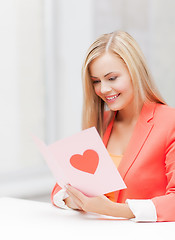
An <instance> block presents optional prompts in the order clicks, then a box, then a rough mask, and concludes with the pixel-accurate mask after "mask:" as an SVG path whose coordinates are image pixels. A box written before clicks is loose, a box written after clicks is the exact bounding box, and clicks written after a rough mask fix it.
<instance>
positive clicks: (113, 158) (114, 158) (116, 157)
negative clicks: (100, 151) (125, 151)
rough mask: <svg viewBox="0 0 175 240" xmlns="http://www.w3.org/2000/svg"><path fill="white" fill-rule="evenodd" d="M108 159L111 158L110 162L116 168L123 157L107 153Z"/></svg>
mask: <svg viewBox="0 0 175 240" xmlns="http://www.w3.org/2000/svg"><path fill="white" fill-rule="evenodd" d="M109 155H110V157H111V158H112V161H113V162H114V164H115V166H116V167H117V168H118V166H119V164H120V162H121V160H122V157H123V155H114V154H111V153H110V152H109Z"/></svg>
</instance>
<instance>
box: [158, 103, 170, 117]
mask: <svg viewBox="0 0 175 240" xmlns="http://www.w3.org/2000/svg"><path fill="white" fill-rule="evenodd" d="M155 113H156V114H158V115H162V116H165V117H166V116H172V117H175V108H173V107H170V106H168V105H165V104H160V103H156V108H155Z"/></svg>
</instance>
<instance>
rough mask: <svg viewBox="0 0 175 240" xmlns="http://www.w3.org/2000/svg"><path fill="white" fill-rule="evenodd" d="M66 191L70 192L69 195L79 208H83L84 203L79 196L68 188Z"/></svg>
mask: <svg viewBox="0 0 175 240" xmlns="http://www.w3.org/2000/svg"><path fill="white" fill-rule="evenodd" d="M66 191H67V193H68V194H69V196H70V197H71V199H72V201H73V202H74V203H75V204H76V205H77V206H78V207H79V208H81V209H82V205H83V203H82V201H81V200H80V199H79V198H78V197H76V196H75V195H74V194H73V193H72V192H71V191H69V190H68V189H67V190H66Z"/></svg>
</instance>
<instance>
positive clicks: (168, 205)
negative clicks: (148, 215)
mask: <svg viewBox="0 0 175 240" xmlns="http://www.w3.org/2000/svg"><path fill="white" fill-rule="evenodd" d="M173 125H174V126H173V128H171V130H170V131H169V134H167V141H166V142H167V144H166V158H165V170H166V177H167V187H166V192H165V195H163V196H157V197H154V198H152V201H153V203H154V205H155V207H156V212H157V221H175V123H174V124H173Z"/></svg>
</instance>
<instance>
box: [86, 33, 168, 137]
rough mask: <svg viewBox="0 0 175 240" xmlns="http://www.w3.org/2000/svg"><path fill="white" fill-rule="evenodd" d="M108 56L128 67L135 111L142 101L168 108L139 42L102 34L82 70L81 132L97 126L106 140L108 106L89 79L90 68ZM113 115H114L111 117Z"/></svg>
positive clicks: (124, 34) (113, 34)
mask: <svg viewBox="0 0 175 240" xmlns="http://www.w3.org/2000/svg"><path fill="white" fill-rule="evenodd" d="M105 52H111V53H113V54H115V55H116V56H118V57H120V58H121V59H122V60H123V61H124V63H125V64H126V66H127V68H128V71H129V73H130V76H131V80H132V84H133V88H134V96H135V104H136V110H137V107H138V104H139V101H143V102H144V101H151V102H157V103H161V104H166V103H165V101H164V99H163V98H162V97H161V95H160V93H159V91H158V89H157V88H156V86H155V84H154V82H153V79H152V77H151V74H150V72H149V70H148V68H147V65H146V61H145V58H144V55H143V53H142V51H141V50H140V48H139V46H138V44H137V42H136V41H135V40H134V39H133V38H132V37H131V36H130V35H129V34H128V33H126V32H123V31H117V32H113V33H109V34H103V35H102V36H100V37H99V38H97V39H96V41H95V42H94V43H93V44H92V45H91V46H90V48H89V49H88V52H87V54H86V57H85V61H84V64H83V68H82V81H83V93H84V99H83V113H82V114H83V115H82V129H86V128H89V127H92V126H95V127H96V129H97V131H98V132H99V134H100V135H101V137H103V134H104V131H105V128H106V126H107V124H108V122H109V121H108V122H106V124H104V108H105V103H104V101H103V100H102V99H101V98H100V97H98V96H97V95H96V94H95V91H94V87H93V83H92V80H91V79H90V74H89V65H90V63H92V61H93V60H94V59H96V58H98V57H100V56H101V55H102V54H104V53H105ZM112 115H113V113H112V111H111V117H112ZM109 120H110V119H109Z"/></svg>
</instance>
